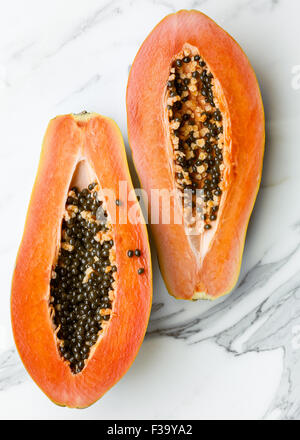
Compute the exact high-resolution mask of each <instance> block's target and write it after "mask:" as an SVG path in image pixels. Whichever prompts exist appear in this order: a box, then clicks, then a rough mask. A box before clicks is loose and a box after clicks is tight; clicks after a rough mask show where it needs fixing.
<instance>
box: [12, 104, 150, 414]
mask: <svg viewBox="0 0 300 440" xmlns="http://www.w3.org/2000/svg"><path fill="white" fill-rule="evenodd" d="M119 181H123V182H126V183H127V195H128V193H129V192H130V191H131V190H133V187H132V183H131V179H130V175H129V170H128V166H127V161H126V154H125V149H124V144H123V140H122V136H121V133H120V131H119V129H118V127H117V126H116V124H115V123H114V122H113V121H112V120H110V119H108V118H105V117H102V116H100V115H97V114H92V113H91V114H89V113H83V114H80V115H66V116H59V117H57V118H55V119H53V120H52V121H51V122H50V124H49V126H48V129H47V132H46V134H45V138H44V143H43V148H42V153H41V159H40V164H39V169H38V173H37V177H36V181H35V185H34V188H33V192H32V196H31V200H30V206H29V209H28V214H27V219H26V225H25V230H24V235H23V239H22V243H21V246H20V249H19V252H18V256H17V261H16V267H15V271H14V275H13V282H12V297H11V316H12V326H13V333H14V337H15V342H16V345H17V348H18V351H19V354H20V356H21V359H22V361H23V363H24V365H25V367H26V369H27V370H28V372H29V374H30V375H31V376H32V378H33V379H34V380H35V382H36V383H37V384H38V385H39V387H40V388H41V389H42V390H43V391H44V392H45V393H46V394H47V396H48V397H49V398H50V399H51V400H53V401H54V402H55V403H57V404H59V405H63V406H69V407H79V408H82V407H86V406H89V405H91V404H92V403H93V402H95V401H96V400H98V399H99V398H100V397H101V396H102V395H103V394H104V393H105V392H106V391H107V390H108V389H110V388H111V387H112V386H113V385H114V384H115V383H116V382H117V381H118V380H119V379H120V378H121V377H122V376H123V375H124V374H125V372H126V371H127V370H128V368H129V367H130V365H131V364H132V362H133V360H134V358H135V356H136V354H137V352H138V349H139V347H140V345H141V343H142V340H143V337H144V334H145V331H146V327H147V323H148V319H149V314H150V308H151V299H152V274H151V259H150V250H149V243H148V237H147V231H146V228H145V225H144V224H142V222H139V223H137V224H132V222H130V221H129V219H128V217H126V216H127V212H128V211H127V210H125V206H126V204H125V203H124V204H123V203H122V201H121V200H119V199H118V191H119V187H118V185H119ZM104 188H108V189H110V190H111V191H113V194H114V197H115V199H114V201H113V202H114V203H116V205H115V206H116V210H117V211H118V213H119V214H121V213H122V211H123V213H122V215H123V217H122V218H123V221H122V223H121V222H120V221H118V218H119V217H118V216H117V217H116V219H117V220H116V221H115V222H113V221H112V217H111V215H110V213H111V212H112V208H111V206H110V205H109V203H107V198H106V197H105V195H104V193H103V191H102V190H103V189H104ZM130 200H131V202H130V203H132V204H135V205H137V207H136V208H135V209H138V210H140V208H139V205H138V204H137V200H136V199H135V200H134V198H133V197H132V196H131V197H130ZM99 212H100V215H99ZM124 216H125V217H124ZM124 218H125V221H124ZM141 218H142V217H141ZM128 249H138V250H139V252H138V257H137V256H134V258H128V256H127V251H128ZM141 268H142V269H143V270H142V271H141V270H140V269H141Z"/></svg>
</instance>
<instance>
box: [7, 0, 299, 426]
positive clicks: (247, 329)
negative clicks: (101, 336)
mask: <svg viewBox="0 0 300 440" xmlns="http://www.w3.org/2000/svg"><path fill="white" fill-rule="evenodd" d="M181 8H187V9H190V8H195V9H199V10H202V11H203V12H205V13H207V14H208V15H210V16H211V17H212V18H213V19H215V20H216V21H217V22H218V23H219V24H220V25H221V26H222V27H224V29H225V30H226V31H228V32H229V33H230V34H231V35H232V36H233V37H234V38H236V40H237V41H238V42H239V43H240V44H241V46H242V47H243V49H244V50H245V51H246V53H247V55H248V56H249V58H250V61H251V63H252V64H253V66H254V68H255V70H256V73H257V76H258V79H259V83H260V86H261V89H262V94H263V99H264V104H265V110H266V128H267V142H266V154H265V162H264V171H263V180H262V185H261V189H260V192H259V196H258V200H257V203H256V206H255V210H254V213H253V216H252V218H251V222H250V226H249V231H248V235H247V241H246V248H245V253H244V259H243V264H242V271H241V276H240V280H239V284H238V286H237V288H236V289H235V291H234V292H233V293H232V294H231V295H230V296H227V297H226V298H224V299H221V300H218V301H216V302H214V303H207V302H197V303H191V304H190V303H186V302H183V301H176V300H174V299H172V298H171V297H169V296H168V294H167V292H166V289H165V287H164V284H163V282H162V280H161V277H160V274H159V271H158V267H157V263H156V257H155V255H154V304H153V311H152V315H151V320H150V324H149V329H148V334H147V338H146V340H145V342H144V344H143V346H142V348H141V351H140V353H139V355H138V357H137V360H136V362H135V363H134V365H133V367H132V368H131V369H130V371H129V373H128V374H127V375H126V376H125V377H124V378H123V379H122V380H121V381H120V382H119V383H118V384H117V385H116V386H115V387H114V388H113V389H112V390H111V391H109V392H108V393H107V395H105V396H104V397H103V398H102V399H101V400H100V401H99V402H98V403H96V404H95V405H94V406H92V407H91V408H88V409H87V410H83V411H78V410H70V409H66V408H59V407H56V406H55V405H54V404H52V403H51V402H50V401H49V400H48V399H47V398H46V397H45V396H44V395H43V393H42V392H41V391H40V390H39V389H38V388H37V386H36V385H35V384H34V383H33V382H32V380H31V379H30V378H29V377H28V375H27V373H26V372H25V370H24V368H23V366H22V363H21V361H20V360H19V357H18V355H17V354H16V351H15V348H14V343H13V338H12V334H11V328H10V313H9V300H10V282H11V275H12V270H13V264H14V260H15V256H16V252H17V247H18V244H19V241H20V238H21V233H22V229H23V224H24V216H25V212H26V208H27V204H28V201H29V195H30V191H31V187H32V184H33V180H34V176H35V173H36V169H37V163H38V158H39V151H40V145H41V140H42V136H43V134H44V131H45V128H46V125H47V123H48V120H49V119H50V118H51V117H53V116H55V115H57V114H61V113H67V112H79V111H81V110H84V109H86V110H93V111H96V112H99V113H102V114H105V115H107V116H110V117H112V118H113V119H115V120H116V122H117V123H118V124H119V126H120V128H121V130H122V133H123V135H124V137H125V140H126V142H127V132H126V112H125V89H126V82H127V77H128V69H129V66H130V64H131V63H132V60H133V58H134V55H135V54H136V52H137V50H138V48H139V46H140V44H141V43H142V41H143V40H144V38H145V37H146V36H147V34H148V33H149V31H150V30H151V29H152V28H153V27H154V26H155V24H156V23H157V22H158V21H159V20H160V19H161V18H163V17H164V16H165V15H166V14H168V13H170V12H174V11H175V10H178V9H181ZM299 16H300V3H299V1H298V0H225V1H224V0H198V1H197V0H185V1H183V0H182V1H181V0H175V1H174V0H152V1H147V0H115V1H105V0H89V1H82V0H64V1H63V2H62V1H60V0H51V1H47V0H44V1H42V2H41V1H40V0H27V1H26V2H24V1H22V0H11V1H10V2H5V1H4V0H2V1H1V14H0V114H1V117H0V133H1V143H0V163H1V173H0V187H1V192H0V210H1V217H0V226H1V240H0V243H1V247H0V277H1V299H0V418H10V419H15V418H25V419H32V418H34V419H35V418H38V419H39V418H51V419H52V418H67V419H91V418H92V419H113V418H125V419H127V418H133V419H134V418H173V419H178V418H184V419H190V418H197V419H198V418H199V419H217V418H222V419H228V418H231V419H232V418H233V419H241V418H246V419H262V418H271V419H274V418H275V419H300V271H299V269H300V203H299V199H298V197H299V191H300V172H299V171H300V152H299V140H298V135H297V133H298V130H299V126H300V109H299V102H300V52H299V41H300V27H299ZM50 191H51V189H50ZM45 197H47V194H45Z"/></svg>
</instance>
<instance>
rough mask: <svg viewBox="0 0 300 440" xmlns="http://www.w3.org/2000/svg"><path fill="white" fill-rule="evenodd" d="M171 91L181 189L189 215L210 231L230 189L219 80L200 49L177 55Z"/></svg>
mask: <svg viewBox="0 0 300 440" xmlns="http://www.w3.org/2000/svg"><path fill="white" fill-rule="evenodd" d="M166 89H167V97H166V103H167V115H168V122H169V131H170V138H171V143H172V148H173V160H174V172H175V175H174V179H175V184H176V188H177V189H178V191H179V193H180V194H181V196H182V201H183V204H184V215H185V216H187V217H189V218H190V217H191V216H193V218H196V219H198V218H200V219H201V220H202V222H203V223H202V229H201V230H202V231H203V230H204V231H207V230H209V229H211V227H212V226H213V222H215V220H216V219H217V214H218V208H219V206H220V200H221V197H222V192H223V190H224V181H223V176H224V169H225V164H224V157H223V156H224V134H223V116H222V113H221V111H220V109H219V103H218V99H217V96H216V94H215V80H214V77H213V74H212V73H211V72H210V70H209V68H208V66H207V64H206V62H205V60H203V58H202V57H201V56H200V54H199V53H198V52H197V49H195V48H185V49H184V50H182V51H181V52H180V53H179V54H177V56H176V57H175V59H174V60H173V62H172V65H171V68H170V74H169V77H168V81H167V85H166ZM187 190H190V191H187Z"/></svg>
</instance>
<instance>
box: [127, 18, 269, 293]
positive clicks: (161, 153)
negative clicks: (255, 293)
mask: <svg viewBox="0 0 300 440" xmlns="http://www.w3.org/2000/svg"><path fill="white" fill-rule="evenodd" d="M186 43H188V44H190V45H192V46H194V47H196V48H197V49H198V50H199V53H200V55H201V56H202V57H203V59H204V60H205V61H206V62H207V64H208V66H209V68H210V71H211V72H212V73H213V75H214V77H215V78H216V79H217V81H218V82H219V83H220V87H221V90H222V92H223V95H224V102H222V109H221V110H222V114H223V116H224V115H225V118H226V120H227V121H228V128H227V140H228V145H230V154H231V161H230V162H231V170H230V175H229V178H228V179H227V183H228V188H229V190H228V191H227V192H226V194H224V193H223V196H222V198H223V199H225V201H224V205H223V207H222V212H221V214H220V219H218V225H217V227H216V228H215V230H214V232H213V234H214V236H213V238H212V240H211V243H210V246H209V249H208V251H207V252H206V254H205V256H204V258H199V256H197V255H194V254H193V252H192V250H191V247H190V244H189V242H188V239H187V236H186V234H185V231H184V227H183V226H182V227H181V228H180V227H178V226H177V225H174V224H171V225H162V224H159V225H151V228H152V232H153V236H154V240H155V243H156V247H157V254H158V260H159V266H160V269H161V273H162V276H163V279H164V281H165V284H166V287H167V290H168V292H169V293H170V294H171V295H172V296H174V297H175V298H177V299H187V300H196V299H209V300H213V299H217V298H219V297H222V296H224V295H226V294H228V293H229V292H231V290H232V289H233V288H234V286H235V285H236V283H237V281H238V277H239V273H240V268H241V263H242V255H243V250H244V244H245V238H246V232H247V227H248V223H249V220H250V215H251V212H252V210H253V207H254V204H255V200H256V197H257V193H258V190H259V186H260V181H261V175H262V166H263V155H264V145H265V117H264V109H263V103H262V97H261V93H260V90H259V86H258V82H257V79H256V76H255V73H254V71H253V69H252V67H251V65H250V62H249V60H248V59H247V57H246V55H245V54H244V52H243V51H242V49H241V48H240V46H239V45H238V44H237V43H236V42H235V41H234V39H233V38H232V37H231V36H230V35H229V34H228V33H226V32H225V31H224V30H223V29H222V28H221V27H219V26H218V25H217V24H216V23H215V22H214V21H213V20H211V19H210V18H209V17H207V16H206V15H205V14H203V13H201V12H199V11H196V10H191V11H187V10H181V11H179V12H177V13H175V14H170V15H168V16H167V17H165V18H164V19H163V20H162V21H161V22H160V23H159V24H158V25H157V26H156V27H155V28H154V30H153V31H152V32H151V33H150V35H149V36H148V37H147V38H146V40H145V41H144V43H143V44H142V46H141V47H140V49H139V51H138V53H137V55H136V57H135V60H134V62H133V64H132V67H131V71H130V74H129V79H128V85H127V124H128V137H129V144H130V147H131V150H132V156H133V162H134V164H135V168H136V170H137V174H138V175H139V178H140V181H141V185H142V187H143V188H144V189H145V190H146V191H147V192H148V198H149V200H150V191H151V188H159V189H160V188H167V189H172V188H173V182H174V181H173V175H172V174H171V173H170V172H169V170H167V166H166V164H167V163H168V160H169V158H170V155H169V153H168V152H167V151H168V148H170V143H169V139H168V136H167V135H168V133H167V129H166V124H165V108H164V106H163V104H164V100H163V96H164V93H165V87H166V81H167V78H168V74H169V68H170V63H171V60H172V59H173V58H174V56H176V54H177V53H179V52H180V51H181V49H182V47H183V46H184V44H186ZM146 61H147V69H145V63H146ZM143 84H151V95H150V92H147V88H145V90H144V89H143V87H142V86H143ZM152 109H153V110H152ZM154 121H155V123H154ZM149 151H150V152H149ZM156 156H157V157H158V158H159V159H160V163H158V161H156V159H155V157H156ZM239 170H242V173H244V176H243V175H242V173H241V172H240V173H239ZM232 188H233V189H232ZM234 188H235V189H234ZM237 188H240V190H239V189H237ZM149 206H150V205H149ZM229 208H231V212H230V210H229ZM175 209H176V207H175V206H171V213H172V210H173V211H174V210H175ZM171 218H172V217H171ZM183 263H185V265H184V264H183Z"/></svg>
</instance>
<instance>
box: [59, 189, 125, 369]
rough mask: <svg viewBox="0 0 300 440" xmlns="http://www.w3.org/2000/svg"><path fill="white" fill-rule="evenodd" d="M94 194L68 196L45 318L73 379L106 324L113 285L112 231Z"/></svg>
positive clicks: (86, 191) (96, 192)
mask: <svg viewBox="0 0 300 440" xmlns="http://www.w3.org/2000/svg"><path fill="white" fill-rule="evenodd" d="M99 192H100V188H99V186H98V184H97V183H95V182H93V183H91V184H89V185H88V187H87V188H84V189H82V190H81V191H79V189H78V188H77V187H74V188H72V189H71V190H70V191H69V193H68V198H67V201H66V208H65V213H64V219H63V222H62V232H61V247H60V250H59V255H58V261H57V262H56V264H55V266H54V267H53V269H52V279H51V286H50V316H51V317H52V320H53V324H54V328H55V332H56V335H57V339H58V349H59V352H60V354H61V356H62V358H63V359H64V360H65V361H66V362H68V364H69V367H70V369H71V371H72V373H74V374H77V373H79V372H80V371H82V369H83V368H84V366H85V364H86V361H87V359H88V357H89V354H90V350H91V347H93V345H94V344H95V343H96V342H97V340H98V337H99V335H100V334H101V332H102V331H103V329H104V327H105V326H106V325H107V324H108V321H109V319H110V317H111V313H112V307H113V301H114V291H115V288H116V282H117V266H116V257H115V255H116V252H115V245H114V240H113V230H112V225H111V223H110V221H109V216H108V213H107V211H106V207H105V201H104V199H103V200H100V198H99ZM99 210H101V213H100V216H99V215H98V214H99ZM99 218H100V219H99Z"/></svg>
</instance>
